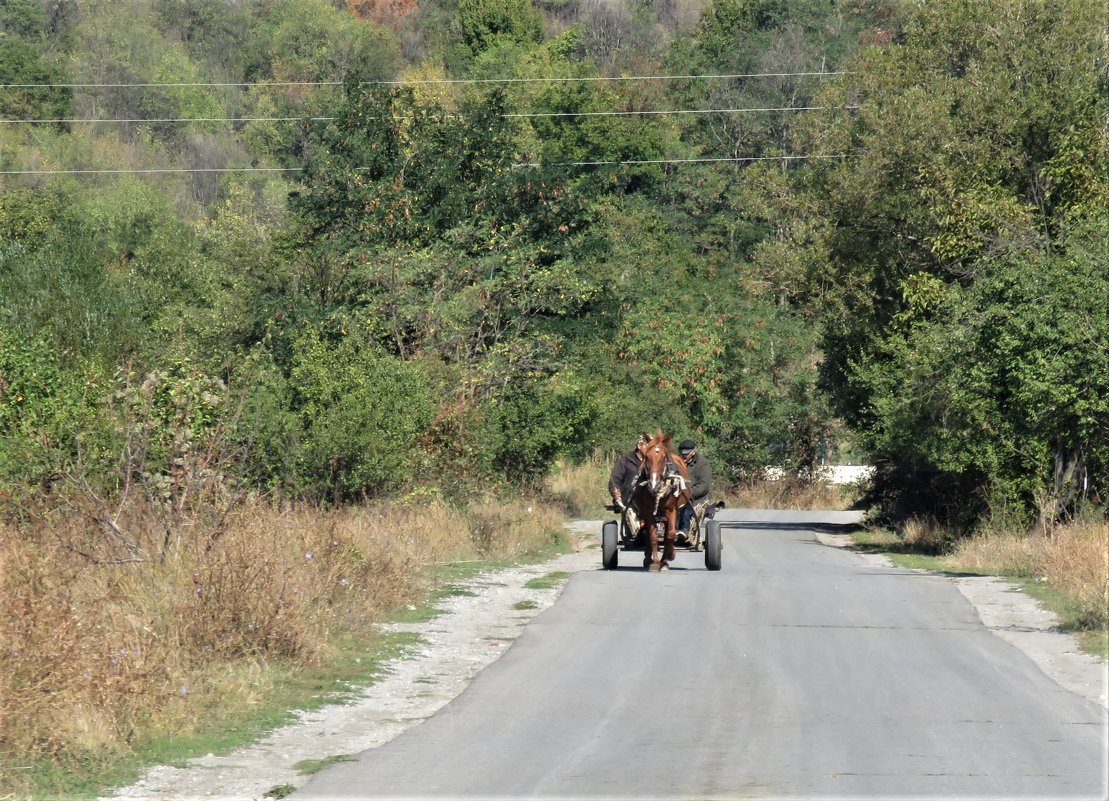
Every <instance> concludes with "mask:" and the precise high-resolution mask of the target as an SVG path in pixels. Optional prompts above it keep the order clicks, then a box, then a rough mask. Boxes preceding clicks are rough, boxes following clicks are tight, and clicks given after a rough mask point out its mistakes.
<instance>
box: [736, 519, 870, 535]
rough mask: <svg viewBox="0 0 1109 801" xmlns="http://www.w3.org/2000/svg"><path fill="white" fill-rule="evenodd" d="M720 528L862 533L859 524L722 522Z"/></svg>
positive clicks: (762, 521) (764, 521)
mask: <svg viewBox="0 0 1109 801" xmlns="http://www.w3.org/2000/svg"><path fill="white" fill-rule="evenodd" d="M720 528H721V529H722V530H723V529H732V530H736V529H738V530H748V531H819V532H820V533H822V534H852V533H854V532H856V531H862V529H863V526H862V525H861V524H859V523H815V522H813V523H775V522H773V521H770V520H750V521H744V520H721V521H720Z"/></svg>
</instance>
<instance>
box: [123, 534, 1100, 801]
mask: <svg viewBox="0 0 1109 801" xmlns="http://www.w3.org/2000/svg"><path fill="white" fill-rule="evenodd" d="M568 528H569V529H570V531H571V534H572V535H573V536H572V539H573V541H574V542H575V543H576V545H575V550H574V552H572V553H569V554H565V555H563V556H559V557H557V558H555V559H553V560H551V561H548V562H545V563H542V564H537V565H528V566H524V567H515V568H511V569H507V570H501V571H497V572H492V573H483V574H479V575H477V576H475V577H474V578H473V579H471V580H470V581H469V582H467V583H466V584H465V587H466V589H467V590H469V591H470V592H472V593H473V594H472V595H459V596H452V597H449V598H446V599H444V600H443V601H442V603H441V604H440V607H441V608H442V609H443V613H442V614H441V615H439V616H438V617H435V618H434V619H432V620H429V621H426V622H422V623H412V624H390V625H389V626H388V627H387V628H388V630H392V631H409V632H414V633H417V634H419V635H420V637H421V638H422V645H421V646H420V647H419V648H417V649H416V650H415V651H414V652H413V653H411V654H410V655H409V656H407V657H405V658H401V659H397V660H394V661H393V662H392V663H391V664H390V665H389V668H388V674H387V675H386V676H385V677H384V678H383V679H381V680H380V681H378V682H377V683H376V684H373V685H371V686H369V687H367V688H365V689H364V690H363V691H362V692H361V695H360V697H359V698H357V699H356V700H353V701H349V702H345V703H342V704H336V705H333V706H328V707H324V708H321V709H318V710H314V711H312V712H307V713H303V714H302V715H301V716H300V717H299V719H298V720H297V721H296V722H294V723H292V724H289V725H288V726H285V727H283V728H281V729H279V730H277V731H274V732H273V733H271V734H270V735H269V736H268V737H266V738H265V739H264V740H261V741H260V742H257V743H255V744H253V745H250V746H246V747H244V748H241V749H239V750H237V751H234V752H233V753H231V754H228V755H225V756H215V755H211V754H209V755H208V756H205V757H200V758H197V759H193V760H191V761H190V762H189V763H188V764H187V765H186V766H184V767H168V766H159V767H154V768H151V769H150V770H149V771H147V773H146V774H145V776H144V777H143V778H142V779H141V780H140V781H138V782H136V783H135V784H133V785H130V786H128V787H124V788H122V789H120V790H118V791H116V793H115V794H114V795H112V796H106V797H104V798H105V799H111V801H131V800H133V799H158V800H159V801H193V800H194V799H204V798H217V799H220V800H221V801H264V799H266V797H267V796H266V795H265V794H266V793H267V792H268V791H270V790H272V789H274V788H275V787H281V786H288V787H300V786H301V785H303V784H304V783H305V782H307V780H308V778H309V777H308V775H306V774H304V773H302V772H300V771H298V770H296V769H294V768H293V765H295V764H297V763H299V762H303V761H306V760H326V759H329V758H330V759H334V758H336V757H341V756H345V755H351V754H356V753H358V752H360V751H364V750H367V749H370V748H375V747H377V746H379V745H382V744H383V743H386V742H388V741H389V740H391V739H393V738H394V737H396V736H397V735H399V734H401V733H402V732H404V731H405V730H407V729H409V728H411V727H412V726H415V725H417V724H418V723H420V722H421V721H423V720H425V719H427V718H429V717H431V716H432V715H434V714H435V712H436V711H438V710H439V709H440V708H441V707H442V706H444V705H445V704H446V703H447V702H449V701H450V700H451V699H453V698H454V697H455V696H457V695H458V694H459V693H461V692H462V691H463V690H464V689H465V688H466V686H467V684H469V682H470V680H471V679H472V678H473V677H474V676H475V675H476V674H477V673H478V672H479V671H480V670H481V669H482V668H484V667H485V666H487V665H488V664H490V663H491V662H493V661H494V660H495V659H497V658H498V657H499V656H500V655H501V654H502V653H504V651H505V650H507V648H508V647H509V646H510V645H511V644H512V641H513V640H514V639H515V638H516V637H517V636H518V635H519V634H520V632H521V631H522V630H523V629H524V627H525V626H526V625H527V624H528V622H529V621H530V620H531V619H532V618H534V617H535V616H536V615H538V614H539V613H540V612H542V611H543V610H544V609H547V608H549V607H550V606H551V605H552V604H554V602H555V600H556V599H557V598H558V596H559V594H560V593H561V591H562V583H560V584H559V586H557V587H554V588H551V589H533V588H529V587H527V586H526V585H527V583H528V582H529V581H531V580H532V579H534V578H538V577H540V576H545V575H547V574H549V573H552V572H555V571H564V572H567V573H574V572H577V571H579V570H595V569H599V567H600V552H599V550H598V549H597V547H596V546H595V542H596V536H597V533H598V532H599V530H600V521H597V520H578V521H574V522H573V523H572V524H569V525H568ZM817 538H818V539H819V540H820V542H821V543H823V544H824V545H828V546H831V547H839V548H843V547H851V546H852V545H853V542H852V541H851V538H850V536H848V535H837V534H818V535H817ZM861 556H863V558H865V559H868V560H873V561H874V562H875V563H876V564H885V565H890V562H889V560H888V559H885V557H881V556H875V555H868V554H861ZM952 582H953V583H954V584H955V585H956V586H957V587H958V589H959V591H960V592H962V593H963V595H964V596H965V597H966V598H967V599H968V600H969V601H970V603H971V604H973V605H974V606H975V608H976V609H977V610H978V613H979V615H980V616H981V618H982V621H983V623H984V624H985V625H986V626H987V628H989V629H990V630H991V631H993V632H994V633H995V634H997V635H998V636H1000V637H1003V638H1004V639H1006V640H1008V641H1009V642H1011V643H1013V644H1014V645H1016V646H1017V647H1018V648H1020V649H1021V650H1022V651H1023V652H1024V653H1026V654H1027V655H1028V656H1029V657H1030V658H1031V659H1032V660H1033V661H1034V662H1035V663H1036V664H1037V665H1038V666H1039V667H1040V668H1041V669H1042V670H1043V671H1044V673H1046V674H1047V675H1048V676H1050V677H1051V678H1053V679H1054V680H1055V681H1057V682H1058V683H1059V684H1061V685H1062V686H1064V687H1066V688H1067V689H1069V690H1071V691H1072V692H1075V693H1078V694H1079V695H1082V696H1084V697H1086V698H1089V699H1090V700H1093V701H1094V702H1096V703H1099V704H1101V705H1102V706H1109V702H1107V698H1106V686H1107V684H1109V673H1107V670H1109V666H1107V665H1106V664H1105V663H1103V662H1100V661H1099V660H1097V659H1096V658H1094V657H1091V656H1088V655H1086V654H1083V653H1081V652H1080V651H1079V650H1078V646H1077V643H1076V641H1075V639H1074V638H1073V637H1071V636H1070V635H1068V634H1065V633H1062V632H1059V631H1058V630H1057V628H1056V622H1055V619H1054V617H1053V616H1052V615H1051V614H1050V613H1048V612H1045V611H1044V610H1043V609H1042V607H1040V606H1039V604H1037V603H1036V602H1035V601H1034V600H1033V599H1032V598H1030V597H1029V596H1027V595H1025V594H1024V593H1022V592H1019V591H1017V590H1016V588H1015V587H1014V586H1013V585H1011V584H1007V583H1006V582H1004V581H1001V580H998V579H993V578H986V577H970V578H953V579H952ZM521 602H530V603H521ZM520 606H526V607H529V608H524V609H521V608H519V607H520Z"/></svg>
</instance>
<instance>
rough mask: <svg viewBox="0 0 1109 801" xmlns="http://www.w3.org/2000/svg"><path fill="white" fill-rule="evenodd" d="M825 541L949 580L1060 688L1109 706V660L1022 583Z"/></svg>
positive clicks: (826, 537)
mask: <svg viewBox="0 0 1109 801" xmlns="http://www.w3.org/2000/svg"><path fill="white" fill-rule="evenodd" d="M816 539H817V541H819V542H820V543H821V544H822V545H827V546H829V547H832V548H845V549H851V550H854V551H855V552H856V553H857V554H858V555H859V556H861V557H862V558H863V559H865V560H867V561H868V562H871V563H873V564H875V565H880V566H883V567H891V568H893V567H896V568H898V569H903V570H911V571H913V572H916V573H926V574H928V575H933V576H940V577H943V578H946V579H947V580H948V581H950V582H951V583H952V584H954V585H955V587H956V589H958V590H959V592H960V593H961V594H962V595H963V597H964V598H966V599H967V601H968V602H970V605H971V606H972V607H973V608H974V610H975V612H976V613H977V614H978V617H979V619H980V620H981V621H982V625H983V626H985V627H986V629H987V630H989V631H990V632H991V633H993V634H995V635H997V636H998V637H1000V638H1001V639H1003V640H1005V641H1006V642H1008V643H1010V644H1011V645H1014V646H1016V648H1018V649H1019V650H1020V651H1021V652H1022V653H1024V654H1025V656H1027V657H1028V658H1029V659H1031V660H1032V662H1033V663H1034V664H1035V665H1036V667H1038V668H1039V669H1040V670H1041V671H1042V672H1043V673H1044V674H1046V675H1047V676H1048V677H1049V678H1051V679H1052V680H1053V681H1054V682H1055V683H1057V684H1058V685H1060V686H1061V687H1063V688H1065V689H1067V690H1070V691H1071V692H1073V693H1075V694H1077V695H1080V696H1082V697H1083V698H1086V699H1087V700H1089V701H1092V702H1093V703H1095V704H1098V705H1099V706H1101V707H1102V708H1104V709H1106V710H1109V663H1106V662H1103V661H1102V660H1101V659H1099V658H1098V657H1096V656H1093V655H1091V654H1087V653H1083V652H1082V651H1081V649H1080V648H1079V644H1078V639H1077V638H1076V637H1075V636H1074V635H1073V634H1069V633H1068V632H1065V631H1062V630H1061V629H1060V623H1059V618H1058V616H1057V615H1055V613H1054V612H1051V611H1049V610H1047V609H1045V608H1044V607H1043V606H1042V605H1041V604H1040V602H1039V601H1037V600H1036V599H1035V598H1033V597H1032V596H1031V595H1029V594H1028V593H1026V592H1024V590H1023V589H1021V588H1020V587H1019V586H1018V585H1016V584H1013V583H1012V582H1009V581H1005V580H1004V579H1001V578H998V577H996V576H950V575H947V574H945V573H939V572H937V571H934V570H925V569H923V568H901V567H899V566H897V565H895V564H894V563H893V561H892V560H890V558H889V557H888V556H885V555H883V554H871V553H863V552H862V551H860V550H858V547H857V545H856V544H855V540H854V539H853V538H852V537H851V535H850V534H827V533H823V532H819V531H818V532H816Z"/></svg>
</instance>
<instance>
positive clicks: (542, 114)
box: [0, 106, 858, 125]
mask: <svg viewBox="0 0 1109 801" xmlns="http://www.w3.org/2000/svg"><path fill="white" fill-rule="evenodd" d="M857 108H858V106H780V107H774V108H703V109H702V108H695V109H658V110H652V109H640V110H627V111H536V112H515V113H511V114H498V115H497V116H498V117H503V118H521V117H522V118H547V117H634V116H658V115H665V114H746V113H754V112H779V111H826V110H829V109H857ZM445 116H447V117H463V116H464V115H462V114H447V115H445ZM337 119H339V118H338V117H135V118H122V119H120V118H102V117H73V118H61V117H59V118H55V119H31V120H11V119H0V125H47V124H50V125H57V124H61V123H82V124H95V123H102V122H103V123H108V122H114V123H129V124H135V123H169V122H175V123H181V122H331V121H334V120H337ZM363 119H369V120H379V119H394V120H414V119H416V117H415V116H411V115H400V116H391V117H365V118H363Z"/></svg>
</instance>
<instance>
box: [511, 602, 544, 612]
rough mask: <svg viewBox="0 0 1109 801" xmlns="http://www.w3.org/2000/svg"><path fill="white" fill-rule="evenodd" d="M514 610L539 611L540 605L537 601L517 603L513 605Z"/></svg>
mask: <svg viewBox="0 0 1109 801" xmlns="http://www.w3.org/2000/svg"><path fill="white" fill-rule="evenodd" d="M512 608H513V609H519V610H521V611H523V610H525V609H538V608H539V604H537V603H536V602H535V601H517V602H516V603H514V604H512Z"/></svg>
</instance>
